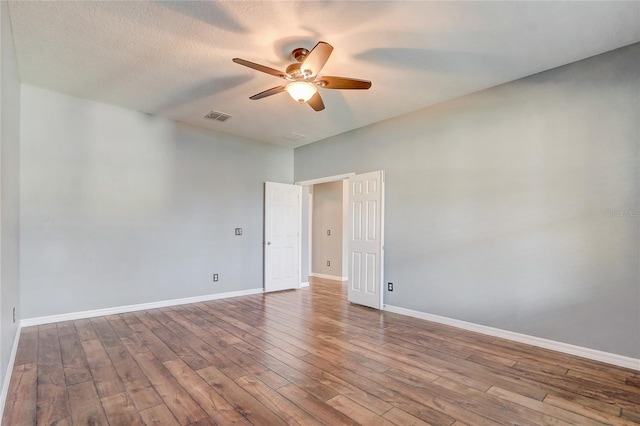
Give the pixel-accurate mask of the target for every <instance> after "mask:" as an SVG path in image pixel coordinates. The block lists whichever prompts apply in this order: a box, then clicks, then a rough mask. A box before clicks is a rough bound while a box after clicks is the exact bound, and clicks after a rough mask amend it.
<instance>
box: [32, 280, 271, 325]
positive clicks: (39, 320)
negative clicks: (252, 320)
mask: <svg viewBox="0 0 640 426" xmlns="http://www.w3.org/2000/svg"><path fill="white" fill-rule="evenodd" d="M263 292H264V290H263V289H262V288H253V289H250V290H241V291H230V292H227V293H216V294H205V295H204V296H194V297H185V298H182V299H172V300H161V301H158V302H150V303H140V304H138V305H127V306H117V307H115V308H105V309H95V310H92V311H82V312H70V313H68V314H59V315H49V316H45V317H35V318H26V319H23V320H21V321H20V327H29V326H32V325H40V324H49V323H52V322H60V321H69V320H77V319H84V318H93V317H101V316H105V315H114V314H122V313H125V312H133V311H144V310H146V309H155V308H164V307H167V306H175V305H184V304H187V303H198V302H207V301H209V300H217V299H228V298H230V297H238V296H249V295H251V294H260V293H263Z"/></svg>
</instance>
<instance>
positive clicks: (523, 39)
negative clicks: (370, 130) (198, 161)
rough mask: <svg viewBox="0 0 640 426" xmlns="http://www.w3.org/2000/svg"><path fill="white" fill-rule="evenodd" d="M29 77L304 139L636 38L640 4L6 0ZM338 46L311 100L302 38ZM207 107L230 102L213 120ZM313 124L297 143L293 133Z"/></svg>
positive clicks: (109, 99)
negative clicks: (330, 84)
mask: <svg viewBox="0 0 640 426" xmlns="http://www.w3.org/2000/svg"><path fill="white" fill-rule="evenodd" d="M9 8H10V16H11V24H12V28H13V33H14V38H15V44H16V51H17V57H18V65H19V72H20V78H21V80H22V82H23V83H26V84H30V85H34V86H38V87H42V88H46V89H50V90H54V91H57V92H61V93H65V94H69V95H72V96H76V97H79V98H86V99H91V100H95V101H99V102H104V103H109V104H113V105H118V106H122V107H125V108H129V109H132V110H137V111H142V112H145V113H149V114H154V115H158V116H162V117H167V118H170V119H174V120H177V121H181V122H185V123H190V124H193V125H196V126H200V127H205V128H210V129H215V130H218V131H222V132H226V133H231V134H236V135H241V136H244V137H247V138H252V139H256V140H261V141H265V142H271V143H276V144H281V145H286V146H291V147H295V146H300V145H304V144H307V143H311V142H314V141H317V140H320V139H323V138H326V137H329V136H332V135H335V134H339V133H342V132H345V131H348V130H351V129H354V128H358V127H361V126H365V125H367V124H370V123H374V122H377V121H381V120H384V119H387V118H391V117H394V116H398V115H401V114H405V113H408V112H411V111H414V110H417V109H420V108H423V107H426V106H429V105H433V104H436V103H439V102H442V101H445V100H447V99H451V98H455V97H458V96H461V95H464V94H468V93H471V92H475V91H478V90H481V89H484V88H487V87H491V86H495V85H498V84H501V83H505V82H508V81H512V80H515V79H518V78H521V77H524V76H527V75H531V74H534V73H537V72H540V71H544V70H547V69H550V68H554V67H557V66H560V65H564V64H567V63H570V62H574V61H576V60H580V59H583V58H586V57H589V56H593V55H596V54H599V53H602V52H606V51H608V50H612V49H615V48H618V47H622V46H625V45H628V44H631V43H634V42H638V41H640V2H637V1H633V2H398V1H393V2H382V1H371V2H370V1H358V2H356V1H348V2H334V1H313V2H274V1H270V2H246V1H222V2H196V1H179V2H169V1H162V2H144V1H103V2H94V1H80V2H72V1H64V2H63V1H45V2H39V1H9ZM319 40H322V41H326V42H328V43H330V44H331V45H333V47H334V48H335V50H334V52H333V54H332V56H331V58H330V59H329V62H328V63H327V65H326V66H325V68H324V70H323V73H322V74H325V75H338V76H346V77H355V78H361V79H367V80H371V81H372V82H373V86H372V88H371V89H370V90H368V91H337V90H327V89H321V94H322V96H323V98H324V103H325V105H326V109H325V110H324V111H321V112H314V111H313V110H312V109H311V108H309V106H307V105H299V104H296V103H295V102H294V101H293V100H292V99H291V98H290V97H289V96H288V95H287V94H286V93H281V94H278V95H274V96H271V97H269V98H265V99H261V100H257V101H252V100H250V99H249V96H251V95H253V94H256V93H258V92H261V91H263V90H266V89H268V88H271V87H274V86H278V85H280V84H281V82H282V80H279V79H277V78H275V77H272V76H270V75H267V74H263V73H259V72H256V71H253V70H251V69H249V68H245V67H242V66H240V65H237V64H235V63H233V62H232V61H231V59H232V58H234V57H240V58H243V59H247V60H249V61H253V62H258V63H261V64H264V65H267V66H270V67H272V68H276V69H279V70H284V69H285V68H286V66H287V65H288V64H289V63H291V62H293V60H292V59H291V58H290V56H289V55H290V52H291V50H293V49H294V48H296V47H306V48H311V47H313V46H314V45H315V44H316V42H317V41H319ZM211 110H216V111H221V112H224V113H227V114H230V115H231V116H232V117H233V118H231V119H229V120H227V121H226V122H224V123H221V122H215V121H210V120H205V119H204V116H205V115H206V114H207V113H209V112H210V111H211ZM292 132H295V133H300V134H303V135H306V137H305V138H303V139H301V140H298V141H295V142H293V141H290V140H287V139H285V138H283V136H284V137H286V136H290V135H291V133H292Z"/></svg>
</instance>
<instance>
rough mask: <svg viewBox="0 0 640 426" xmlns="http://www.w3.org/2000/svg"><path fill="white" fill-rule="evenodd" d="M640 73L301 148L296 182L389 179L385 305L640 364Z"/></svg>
mask: <svg viewBox="0 0 640 426" xmlns="http://www.w3.org/2000/svg"><path fill="white" fill-rule="evenodd" d="M638 58H640V44H635V45H632V46H628V47H625V48H622V49H618V50H616V51H612V52H609V53H606V54H603V55H600V56H596V57H593V58H590V59H586V60H584V61H580V62H577V63H573V64H570V65H567V66H564V67H561V68H557V69H554V70H550V71H547V72H544V73H541V74H537V75H534V76H531V77H529V78H525V79H522V80H519V81H515V82H512V83H509V84H505V85H502V86H499V87H495V88H492V89H488V90H485V91H482V92H479V93H476V94H473V95H470V96H466V97H463V98H459V99H457V100H454V101H451V102H447V103H444V104H440V105H438V106H435V107H432V108H428V109H424V110H421V111H418V112H415V113H412V114H409V115H405V116H402V117H398V118H395V119H391V120H388V121H385V122H381V123H378V124H374V125H371V126H368V127H364V128H361V129H358V130H355V131H352V132H349V133H345V134H342V135H339V136H336V137H333V138H330V139H327V140H324V141H321V142H317V143H314V144H311V145H307V146H304V147H301V148H298V149H296V150H295V179H296V180H306V179H313V178H316V177H320V176H330V175H335V174H340V173H344V172H351V171H354V172H367V171H372V170H379V169H384V170H385V171H386V225H385V230H386V234H385V236H386V241H385V256H386V257H385V281H392V282H394V284H395V291H394V292H393V293H389V292H387V293H386V294H385V303H386V304H389V305H395V306H400V307H404V308H408V309H414V310H418V311H423V312H428V313H432V314H437V315H442V316H445V317H450V318H456V319H460V320H464V321H469V322H473V323H477V324H483V325H487V326H492V327H497V328H501V329H505V330H511V331H515V332H520V333H524V334H528V335H533V336H539V337H542V338H547V339H552V340H556V341H561V342H566V343H570V344H575V345H579V346H583V347H588V348H593V349H598V350H603V351H607V352H611V353H616V354H620V355H625V356H630V357H635V358H639V357H640V284H639V282H640V281H639V274H638V259H639V248H638V246H639V242H638V240H639V218H638V216H637V212H638V208H639V207H640V206H639V200H638V192H639V189H640V187H639V181H640V179H639V173H638V151H639V143H640V125H639V124H638V123H639V122H640V99H639V97H640V63H639V59H638ZM372 90H375V82H374V86H373V89H372ZM623 211H632V212H633V213H635V216H631V215H625V213H618V212H623ZM608 212H609V214H608ZM611 212H614V214H615V217H614V216H611V215H610V214H611ZM618 214H620V215H622V216H620V217H618V216H617V215H618Z"/></svg>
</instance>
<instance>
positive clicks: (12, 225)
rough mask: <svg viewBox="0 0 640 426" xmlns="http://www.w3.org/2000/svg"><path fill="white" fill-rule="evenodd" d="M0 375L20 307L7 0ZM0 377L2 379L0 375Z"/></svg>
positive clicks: (1, 78)
mask: <svg viewBox="0 0 640 426" xmlns="http://www.w3.org/2000/svg"><path fill="white" fill-rule="evenodd" d="M0 40H1V41H0V43H1V45H0V51H1V52H0V53H1V55H0V56H1V62H2V65H1V68H0V82H1V85H0V100H1V101H0V300H1V305H0V323H1V324H0V333H1V338H0V348H1V354H0V378H4V377H5V373H6V370H7V365H8V363H9V357H10V355H11V348H12V346H13V340H14V338H15V335H16V332H17V330H18V322H17V321H18V320H19V316H20V311H19V310H18V311H17V312H16V316H17V318H16V322H15V323H14V322H13V308H14V307H16V308H18V307H19V303H20V292H19V290H20V288H19V284H20V282H19V270H20V269H19V253H20V200H19V182H20V181H19V178H20V171H19V167H20V161H19V155H20V124H19V123H20V80H19V78H18V65H17V61H16V55H15V51H14V47H13V36H12V34H11V23H10V21H9V10H8V8H7V2H1V3H0ZM0 380H2V379H0Z"/></svg>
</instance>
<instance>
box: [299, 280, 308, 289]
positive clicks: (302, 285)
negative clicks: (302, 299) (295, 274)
mask: <svg viewBox="0 0 640 426" xmlns="http://www.w3.org/2000/svg"><path fill="white" fill-rule="evenodd" d="M305 287H309V281H306V282H303V283H300V288H305Z"/></svg>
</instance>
